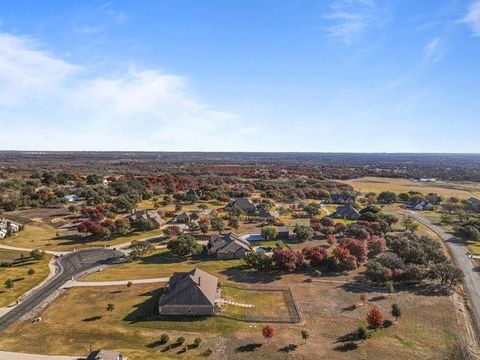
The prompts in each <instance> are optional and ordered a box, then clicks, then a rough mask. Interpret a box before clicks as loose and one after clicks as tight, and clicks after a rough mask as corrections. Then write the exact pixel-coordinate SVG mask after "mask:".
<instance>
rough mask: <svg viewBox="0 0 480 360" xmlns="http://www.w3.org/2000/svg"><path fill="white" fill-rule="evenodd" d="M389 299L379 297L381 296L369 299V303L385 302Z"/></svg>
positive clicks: (382, 296)
mask: <svg viewBox="0 0 480 360" xmlns="http://www.w3.org/2000/svg"><path fill="white" fill-rule="evenodd" d="M386 298H387V297H386V296H384V295H379V296H374V297H372V298H370V299H368V301H370V302H376V301H382V300H385V299H386Z"/></svg>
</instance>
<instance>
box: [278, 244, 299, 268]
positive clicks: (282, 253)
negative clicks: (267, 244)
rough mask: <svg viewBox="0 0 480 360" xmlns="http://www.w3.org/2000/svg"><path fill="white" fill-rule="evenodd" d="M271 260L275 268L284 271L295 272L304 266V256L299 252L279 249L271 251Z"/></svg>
mask: <svg viewBox="0 0 480 360" xmlns="http://www.w3.org/2000/svg"><path fill="white" fill-rule="evenodd" d="M272 260H273V262H274V263H275V266H276V267H277V268H279V269H282V270H286V271H295V270H296V269H297V268H299V267H302V266H304V265H305V256H304V255H303V254H302V252H301V251H295V250H292V249H282V248H279V247H277V248H275V250H273V255H272Z"/></svg>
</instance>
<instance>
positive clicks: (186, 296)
mask: <svg viewBox="0 0 480 360" xmlns="http://www.w3.org/2000/svg"><path fill="white" fill-rule="evenodd" d="M217 285H218V278H217V277H215V276H213V275H210V274H209V273H206V272H205V271H203V270H200V269H193V270H192V271H189V272H176V273H174V274H173V276H172V277H171V278H170V281H169V283H168V286H167V288H166V289H165V291H164V292H163V294H162V296H161V297H160V300H159V305H160V306H165V305H212V306H213V305H215V298H216V294H217Z"/></svg>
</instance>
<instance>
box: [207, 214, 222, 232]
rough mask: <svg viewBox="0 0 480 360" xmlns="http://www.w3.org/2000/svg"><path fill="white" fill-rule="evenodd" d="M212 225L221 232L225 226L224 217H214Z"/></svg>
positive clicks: (211, 221)
mask: <svg viewBox="0 0 480 360" xmlns="http://www.w3.org/2000/svg"><path fill="white" fill-rule="evenodd" d="M210 226H211V227H212V229H213V230H215V231H218V232H219V233H221V232H222V231H223V229H224V228H225V225H224V223H223V220H222V218H219V217H214V218H212V219H211V220H210Z"/></svg>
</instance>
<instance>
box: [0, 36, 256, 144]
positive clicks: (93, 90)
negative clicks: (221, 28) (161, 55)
mask: <svg viewBox="0 0 480 360" xmlns="http://www.w3.org/2000/svg"><path fill="white" fill-rule="evenodd" d="M90 71H91V69H87V68H84V67H82V66H80V65H74V64H71V63H69V62H67V61H65V60H63V59H60V58H58V57H56V56H54V55H52V54H50V53H47V52H45V51H43V50H41V49H40V47H39V46H38V44H36V43H35V42H34V41H32V40H31V39H28V38H21V37H16V36H12V35H8V34H1V33H0V105H2V106H0V124H1V125H2V132H0V144H1V145H0V148H2V149H45V150H62V149H64V150H122V149H127V150H195V149H196V150H210V149H222V150H241V149H244V148H245V146H247V147H248V146H249V145H252V146H253V147H252V149H255V145H256V144H258V143H259V142H257V140H258V138H257V137H258V136H259V134H261V129H259V128H258V127H257V126H255V124H251V123H248V122H247V121H245V120H243V119H242V118H241V117H240V116H239V115H236V114H231V113H228V112H225V111H222V110H219V109H217V108H215V107H214V106H211V105H209V104H207V103H205V102H204V101H202V100H201V99H200V98H199V97H198V96H197V95H196V94H195V92H194V91H193V90H192V88H191V86H190V85H189V83H188V81H187V79H186V78H185V77H183V76H179V75H174V74H165V73H162V72H160V71H158V70H155V69H142V68H135V67H131V68H129V69H127V70H126V71H123V72H120V71H118V70H117V72H115V73H113V74H109V75H106V76H98V75H95V74H92V73H91V72H90ZM20 129H22V134H21V135H20V136H19V130H20ZM245 134H248V135H249V137H248V138H247V137H246V136H245ZM244 136H245V138H243V137H244ZM257 149H258V147H257Z"/></svg>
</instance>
